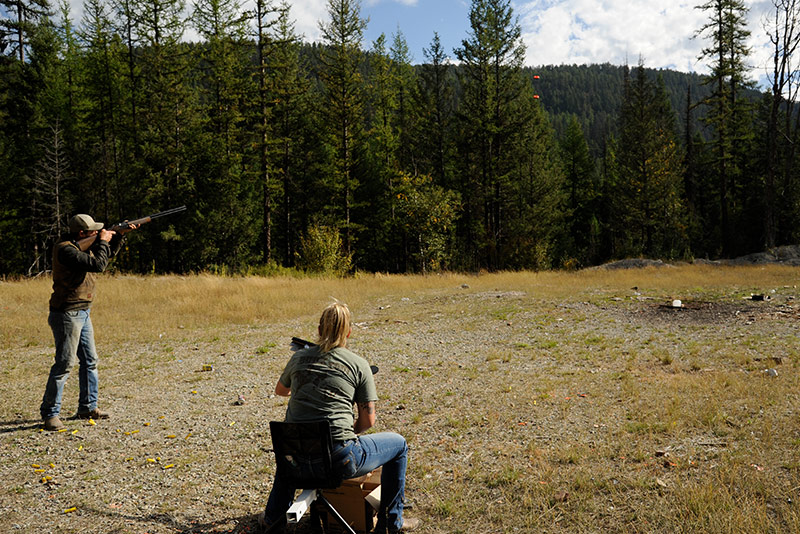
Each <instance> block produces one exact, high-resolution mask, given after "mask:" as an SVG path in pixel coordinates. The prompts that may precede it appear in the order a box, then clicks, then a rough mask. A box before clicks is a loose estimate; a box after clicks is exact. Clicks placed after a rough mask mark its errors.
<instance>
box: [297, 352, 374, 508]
mask: <svg viewBox="0 0 800 534" xmlns="http://www.w3.org/2000/svg"><path fill="white" fill-rule="evenodd" d="M316 346H317V344H316V343H312V342H310V341H306V340H305V339H303V338H301V337H292V342H291V343H290V344H289V347H290V348H291V350H292V352H297V351H298V350H303V349H310V348H311V347H316ZM369 368H370V370H371V371H372V374H373V375H374V374H377V372H378V366H377V365H370V366H369ZM301 515H302V514H301Z"/></svg>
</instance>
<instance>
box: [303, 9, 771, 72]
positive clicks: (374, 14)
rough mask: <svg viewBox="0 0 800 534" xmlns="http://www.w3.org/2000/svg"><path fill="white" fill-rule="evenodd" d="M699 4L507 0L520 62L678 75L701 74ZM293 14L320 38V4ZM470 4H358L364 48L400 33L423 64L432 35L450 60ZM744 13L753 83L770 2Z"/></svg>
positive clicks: (763, 57) (309, 36)
mask: <svg viewBox="0 0 800 534" xmlns="http://www.w3.org/2000/svg"><path fill="white" fill-rule="evenodd" d="M701 3H702V1H701V0H689V1H685V0H512V3H511V5H512V7H513V9H514V13H515V14H516V15H517V17H518V20H519V23H520V26H521V28H522V33H523V40H524V42H525V45H526V47H527V56H526V64H527V65H532V66H537V65H549V64H564V63H566V64H572V63H575V64H585V63H605V62H609V63H613V64H617V65H620V64H623V63H625V62H626V61H627V62H628V63H629V64H631V65H635V64H636V63H638V61H639V57H640V56H641V57H642V58H643V59H644V62H645V65H646V66H648V67H653V68H662V67H663V68H671V69H675V70H680V71H683V72H705V71H706V67H705V65H704V64H703V63H701V62H699V61H698V60H697V56H698V55H699V54H700V50H701V49H702V47H703V45H704V42H703V39H701V38H694V39H693V38H692V37H693V36H694V35H695V33H696V31H697V30H698V29H699V28H700V27H701V26H702V25H703V24H704V23H705V22H706V20H707V18H708V16H707V14H705V13H704V12H702V11H701V10H698V9H695V6H696V5H698V4H701ZM292 4H293V8H292V16H293V18H294V19H295V20H296V21H297V30H298V32H299V33H303V34H304V35H305V37H306V40H309V41H315V40H317V39H318V38H319V30H318V21H319V20H321V19H324V18H326V17H327V12H326V9H325V5H326V0H294V1H293V2H292ZM470 4H471V2H470V1H469V0H361V9H362V16H363V17H365V18H366V17H369V25H368V26H367V31H366V32H365V35H364V48H369V47H370V46H371V44H372V42H373V41H374V40H375V38H376V37H377V36H378V35H380V34H381V33H385V34H386V36H387V38H389V39H391V36H392V35H393V34H394V33H395V32H397V29H398V27H399V29H400V31H402V33H403V35H404V36H405V38H406V40H407V41H408V44H409V48H410V51H411V54H412V56H413V58H414V61H415V62H421V61H423V60H424V56H423V53H422V50H423V48H428V47H429V46H430V42H431V39H432V38H433V32H434V31H436V32H438V33H439V37H440V38H441V40H442V44H443V46H444V48H445V50H446V51H447V52H448V54H449V55H450V56H451V57H452V51H453V49H454V48H455V47H458V46H460V44H461V41H462V39H464V38H465V37H466V36H467V32H468V30H469V6H470ZM745 4H746V5H747V6H748V7H749V8H750V14H749V26H748V28H749V30H750V31H751V33H752V39H751V46H752V48H753V55H752V57H751V58H750V63H751V65H752V66H753V77H754V78H760V77H762V75H763V73H764V69H765V67H766V65H767V59H768V58H769V50H768V47H767V39H766V35H765V32H764V30H763V24H762V20H763V18H764V15H765V14H766V9H767V7H768V6H769V5H770V4H771V2H770V1H769V0H758V1H746V2H745Z"/></svg>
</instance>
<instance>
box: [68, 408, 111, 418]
mask: <svg viewBox="0 0 800 534" xmlns="http://www.w3.org/2000/svg"><path fill="white" fill-rule="evenodd" d="M75 418H76V419H108V412H102V411H100V410H98V409H97V408H95V409H94V410H90V411H88V412H82V411H80V410H79V411H78V413H77V414H75Z"/></svg>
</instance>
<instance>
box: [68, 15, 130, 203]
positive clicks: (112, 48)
mask: <svg viewBox="0 0 800 534" xmlns="http://www.w3.org/2000/svg"><path fill="white" fill-rule="evenodd" d="M81 26H82V29H81V31H80V33H79V36H80V41H81V44H82V48H83V52H82V54H81V67H82V70H83V72H84V76H83V80H82V84H81V85H82V87H81V94H82V97H83V98H82V103H83V106H82V110H81V122H82V125H81V138H82V148H81V150H82V152H83V157H82V158H81V162H80V165H81V167H82V168H83V169H84V172H83V173H82V174H83V179H84V180H85V181H87V182H89V183H90V184H93V186H94V187H96V188H97V189H98V190H102V191H104V193H105V195H104V202H103V203H104V209H103V213H102V215H103V216H114V217H115V218H118V217H125V216H126V215H125V214H124V213H122V211H123V210H122V207H123V206H124V205H125V200H126V199H125V195H124V193H123V191H124V190H125V189H126V185H125V184H124V183H123V179H122V173H123V166H124V163H125V162H124V160H123V157H122V153H121V150H120V135H119V129H120V124H119V123H118V121H119V120H120V119H121V118H122V112H121V86H122V80H121V79H120V76H119V74H118V73H119V72H120V71H121V70H122V68H123V62H122V58H123V57H124V49H123V48H122V45H121V42H120V40H119V39H118V38H116V37H115V35H114V28H113V26H112V20H111V14H110V13H109V8H108V6H107V4H105V3H104V2H103V1H102V0H87V1H86V2H85V3H84V15H83V22H82V25H81ZM95 184H102V185H100V186H99V187H98V186H97V185H95Z"/></svg>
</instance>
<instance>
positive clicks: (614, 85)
mask: <svg viewBox="0 0 800 534" xmlns="http://www.w3.org/2000/svg"><path fill="white" fill-rule="evenodd" d="M626 68H629V67H626V66H625V65H612V64H610V63H603V64H593V65H545V66H540V67H526V68H525V72H526V75H527V76H528V77H529V79H530V80H531V83H532V84H533V86H534V89H535V91H536V92H537V93H538V94H539V95H540V98H541V100H540V101H541V103H542V105H543V106H544V108H545V110H546V111H547V113H548V115H549V117H550V121H551V123H552V124H553V127H554V129H555V131H556V134H557V135H558V136H559V138H560V137H562V136H563V135H564V132H565V131H566V129H567V123H568V122H569V117H570V116H571V115H575V116H576V117H577V118H578V121H579V122H580V123H581V125H583V127H584V131H585V134H586V138H587V141H588V142H589V144H590V146H591V147H592V151H593V153H594V154H595V155H599V154H600V152H601V149H602V146H603V143H604V139H605V138H606V137H607V136H609V135H612V134H616V132H617V127H618V122H619V110H620V108H621V106H622V98H623V92H622V86H623V83H624V77H625V69H626ZM645 74H646V75H647V77H648V79H650V80H652V81H654V82H655V81H657V80H659V79H661V80H662V81H663V82H664V87H665V89H666V92H667V95H668V97H669V102H670V106H671V107H672V109H673V111H674V112H675V115H676V119H677V121H678V122H677V127H678V129H679V133H680V134H681V135H683V134H684V133H685V132H684V131H685V124H684V121H685V116H686V106H687V94H688V93H687V90H689V89H690V90H691V97H692V102H691V104H692V105H693V106H695V107H697V106H698V102H700V101H702V100H703V99H705V98H707V97H708V96H709V95H710V94H711V88H710V87H708V85H707V84H706V83H705V80H706V78H704V77H703V76H702V75H700V74H697V73H686V72H680V71H675V70H670V69H650V68H645ZM535 76H538V78H536V79H534V77H535ZM745 94H746V96H747V98H748V99H750V100H751V101H753V102H756V101H758V100H760V99H761V98H763V96H764V95H763V94H762V93H761V92H759V91H756V90H754V89H748V90H747V91H746V92H745ZM702 116H703V114H702V110H700V109H697V110H695V111H693V113H692V121H693V122H692V124H693V126H694V130H695V131H698V132H702V133H704V134H705V137H708V135H710V132H709V131H708V129H707V128H706V127H705V125H704V124H703V122H702V120H701V118H702Z"/></svg>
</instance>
